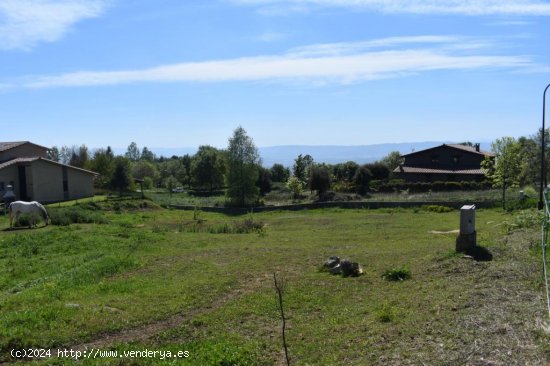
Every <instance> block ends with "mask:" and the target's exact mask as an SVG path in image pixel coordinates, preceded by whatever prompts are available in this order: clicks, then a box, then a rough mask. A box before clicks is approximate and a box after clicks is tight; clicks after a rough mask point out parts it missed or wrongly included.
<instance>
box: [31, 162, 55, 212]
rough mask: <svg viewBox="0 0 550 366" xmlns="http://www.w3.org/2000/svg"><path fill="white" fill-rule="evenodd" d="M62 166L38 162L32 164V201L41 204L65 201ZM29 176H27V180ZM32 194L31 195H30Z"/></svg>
mask: <svg viewBox="0 0 550 366" xmlns="http://www.w3.org/2000/svg"><path fill="white" fill-rule="evenodd" d="M62 169H63V168H62V166H61V165H57V164H51V163H47V162H45V161H41V160H37V161H34V162H33V163H32V177H33V191H32V199H33V200H35V201H39V202H55V201H63V199H64V195H63V171H62ZM28 178H29V176H28V175H27V179H28ZM29 194H31V193H29Z"/></svg>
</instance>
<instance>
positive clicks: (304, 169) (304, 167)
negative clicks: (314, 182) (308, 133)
mask: <svg viewBox="0 0 550 366" xmlns="http://www.w3.org/2000/svg"><path fill="white" fill-rule="evenodd" d="M313 163H314V161H313V157H312V156H311V155H309V154H307V155H302V154H300V155H298V157H297V158H296V159H294V166H293V167H292V174H293V175H294V176H295V177H296V178H298V179H300V180H301V181H302V182H303V183H306V182H307V181H308V179H309V171H310V169H311V167H312V166H313Z"/></svg>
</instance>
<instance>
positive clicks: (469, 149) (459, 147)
mask: <svg viewBox="0 0 550 366" xmlns="http://www.w3.org/2000/svg"><path fill="white" fill-rule="evenodd" d="M442 147H450V148H452V149H457V150H462V151H466V152H469V153H473V154H478V155H482V156H495V154H493V153H492V152H490V151H485V150H479V151H477V150H476V148H475V147H472V146H466V145H460V144H443V145H439V146H434V147H431V148H429V149H424V150H419V151H415V152H412V153H409V154H405V155H401V157H407V156H411V155H415V154H420V153H424V152H426V151H430V150H435V149H440V148H442Z"/></svg>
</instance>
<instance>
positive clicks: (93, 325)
mask: <svg viewBox="0 0 550 366" xmlns="http://www.w3.org/2000/svg"><path fill="white" fill-rule="evenodd" d="M123 202H126V201H121V202H119V205H118V206H116V205H114V203H113V202H110V201H106V202H102V203H98V204H97V205H92V206H86V205H82V206H83V207H84V208H82V207H81V209H84V210H88V211H90V212H93V213H99V214H100V215H101V216H102V217H103V218H104V220H105V222H106V223H104V224H96V223H91V224H70V225H68V226H52V225H50V226H49V227H46V228H38V229H34V230H14V231H2V232H0V351H1V355H0V362H1V363H9V362H12V361H13V360H12V359H11V358H10V357H9V356H8V355H7V352H9V350H10V349H11V348H14V347H15V348H21V347H45V348H54V347H67V348H70V347H71V346H76V345H79V344H82V343H86V342H91V344H97V343H94V342H99V345H100V348H101V349H106V350H107V349H116V350H119V351H123V350H136V349H137V350H139V349H145V348H147V349H154V350H188V351H189V352H190V357H189V358H188V359H186V360H181V364H184V365H273V364H277V363H279V362H281V360H282V353H281V352H282V345H281V338H280V316H279V314H278V310H277V303H276V294H275V291H274V288H273V283H272V274H273V273H274V272H277V273H278V276H279V277H280V278H282V279H284V281H285V292H284V305H285V312H286V315H287V318H288V320H287V325H288V327H289V329H288V333H287V339H288V344H289V346H290V348H289V349H290V357H291V360H292V364H293V365H306V364H309V365H339V364H344V363H345V364H350V365H365V364H422V363H425V364H468V363H475V362H477V361H478V360H480V359H481V358H484V359H486V360H492V361H494V362H496V363H502V364H513V363H530V364H535V363H544V362H546V361H548V360H549V352H550V350H548V348H545V346H544V345H545V344H546V343H548V340H549V339H548V337H547V336H546V335H544V334H543V333H541V332H540V329H539V328H537V327H536V326H535V325H536V320H537V319H539V320H540V319H544V316H545V311H544V301H543V300H542V282H541V281H540V273H539V272H540V266H539V263H538V257H535V254H536V253H537V249H536V248H537V246H536V244H537V240H538V228H536V226H535V228H533V229H532V228H531V227H532V225H536V224H533V223H532V220H525V219H520V220H519V221H520V222H521V223H522V224H521V225H522V227H521V229H520V230H518V229H519V228H518V229H516V230H508V229H507V226H506V225H505V224H504V222H513V220H514V218H516V217H517V216H516V215H519V213H514V214H509V213H503V212H501V211H499V210H478V212H477V220H476V222H477V225H478V229H477V231H478V241H479V244H480V245H482V246H483V247H484V248H487V249H488V250H489V251H491V253H492V254H493V256H494V259H493V261H491V262H476V261H474V260H472V259H467V258H466V259H465V258H462V256H461V255H455V254H453V253H454V240H455V235H449V234H433V233H431V231H434V230H437V231H441V232H447V231H450V230H453V229H456V228H458V224H459V223H458V220H459V215H458V213H457V212H443V213H440V212H430V211H426V210H421V211H418V210H417V211H413V210H404V209H385V210H341V209H330V210H305V211H299V212H286V211H281V212H268V213H262V214H254V216H253V217H252V218H251V219H252V220H253V221H254V222H261V223H262V226H261V227H262V229H261V230H260V231H258V230H251V231H249V233H241V234H238V233H234V232H232V231H231V230H227V231H225V230H198V231H191V230H186V229H185V227H186V225H187V224H189V223H196V222H197V221H199V220H200V221H201V225H205V226H206V227H212V228H221V227H238V225H240V223H242V222H243V221H245V220H247V219H250V218H248V217H247V216H225V215H221V214H212V213H205V212H201V213H200V214H199V215H198V216H197V213H193V212H192V211H176V210H164V209H159V208H158V207H156V206H155V205H152V204H149V205H147V207H143V202H142V201H127V202H126V203H125V204H122V203H123ZM94 207H95V208H94ZM7 226H8V224H7V221H6V219H5V218H0V229H3V228H6V227H7ZM332 255H338V256H340V257H341V258H349V259H352V260H353V261H357V262H359V263H360V264H361V265H362V266H363V269H364V275H363V276H361V277H357V278H343V277H341V276H332V275H330V274H328V273H326V272H322V271H319V270H318V268H319V267H320V266H321V265H322V264H323V263H324V261H325V260H326V259H327V258H328V257H330V256H332ZM401 266H404V267H406V268H408V269H410V271H411V273H413V274H414V276H412V277H411V278H410V279H408V280H407V281H398V282H391V281H386V280H385V279H383V278H382V277H381V274H382V273H384V271H386V270H388V269H392V268H398V267H401ZM132 329H133V330H134V331H135V334H134V333H131V334H133V336H132V337H129V338H124V337H121V338H116V335H117V334H118V335H121V334H122V335H124V334H126V333H125V332H131V330H132ZM106 334H111V335H114V336H115V338H105V335H106ZM102 342H103V343H102ZM344 360H345V361H344ZM65 361H66V362H65V363H66V364H70V363H71V362H72V361H70V360H65ZM157 361H158V360H157ZM172 361H173V360H172ZM51 362H52V364H53V363H54V361H53V360H52V361H51ZM109 362H110V364H113V365H118V364H120V360H114V359H113V360H95V361H93V360H89V361H87V364H88V363H89V364H97V365H101V364H106V363H109ZM132 362H133V364H143V365H147V364H153V363H154V364H156V362H154V361H153V360H150V359H149V360H144V359H142V360H137V359H135V360H132Z"/></svg>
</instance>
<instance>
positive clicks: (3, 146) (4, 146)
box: [0, 141, 49, 152]
mask: <svg viewBox="0 0 550 366" xmlns="http://www.w3.org/2000/svg"><path fill="white" fill-rule="evenodd" d="M25 144H31V145H35V146H38V147H41V148H43V149H46V150H49V148H48V147H46V146H42V145H37V144H35V143H33V142H30V141H15V142H0V152H2V151H6V150H9V149H13V148H15V147H17V146H21V145H25Z"/></svg>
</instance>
